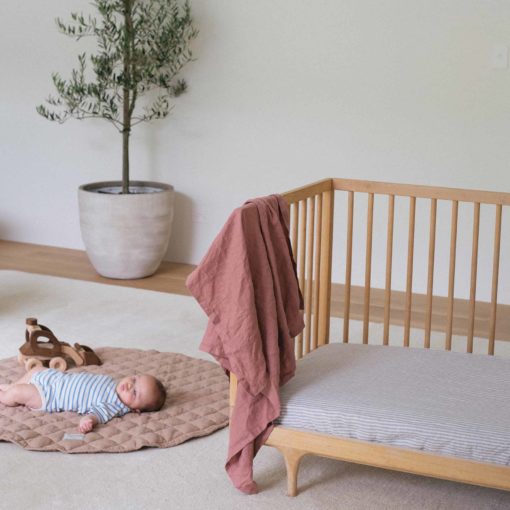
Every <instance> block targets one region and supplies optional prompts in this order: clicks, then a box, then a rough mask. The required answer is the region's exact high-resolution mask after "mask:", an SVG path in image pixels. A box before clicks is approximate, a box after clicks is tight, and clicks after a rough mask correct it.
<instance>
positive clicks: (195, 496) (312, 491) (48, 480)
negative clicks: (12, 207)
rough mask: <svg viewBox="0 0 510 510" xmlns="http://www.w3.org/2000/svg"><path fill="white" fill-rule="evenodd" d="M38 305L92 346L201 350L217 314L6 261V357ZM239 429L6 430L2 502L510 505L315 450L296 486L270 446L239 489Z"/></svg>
mask: <svg viewBox="0 0 510 510" xmlns="http://www.w3.org/2000/svg"><path fill="white" fill-rule="evenodd" d="M29 316H35V317H38V318H39V319H40V321H41V323H42V324H46V325H48V326H49V327H51V328H52V329H53V331H54V332H55V334H56V335H57V337H58V338H60V339H61V340H66V339H69V340H73V341H78V342H80V343H83V344H85V345H90V346H93V347H100V348H101V347H107V346H111V347H125V348H135V349H155V350H158V351H161V352H177V353H181V354H184V355H187V356H191V357H195V358H197V357H198V358H201V359H206V360H210V358H209V356H208V355H206V354H203V353H201V352H200V351H199V350H198V345H199V343H200V339H201V337H202V334H203V331H204V329H205V326H206V324H207V319H206V317H205V315H204V313H203V312H202V311H201V310H200V308H199V306H198V305H197V304H196V302H195V301H194V300H193V299H192V298H189V297H185V296H176V295H171V294H164V293H158V292H151V291H144V290H136V289H130V288H125V287H118V286H110V285H102V284H97V283H90V282H80V281H73V280H66V279H62V278H52V277H46V276H39V275H32V274H27V273H19V272H14V271H0V358H8V357H12V356H14V355H15V354H16V350H17V349H18V347H19V346H20V344H21V342H22V341H23V332H24V320H25V318H26V317H29ZM227 440H228V431H227V429H226V428H224V429H222V430H219V431H218V432H215V433H214V434H211V435H209V436H206V437H202V438H197V439H192V440H190V441H186V442H185V443H183V444H181V445H179V446H178V447H176V448H165V449H162V448H145V449H142V450H139V451H135V452H131V453H123V454H121V455H118V454H111V453H94V454H80V455H63V454H62V453H60V452H44V453H42V452H33V451H27V450H24V449H23V448H20V447H19V446H17V445H15V444H12V443H8V442H3V443H2V442H0V508H5V509H13V510H18V509H26V508H30V509H52V510H59V509H65V510H72V509H83V508H87V510H94V509H96V510H110V509H111V510H117V509H120V508H122V509H133V510H135V509H136V510H141V509H151V510H158V509H161V510H163V509H175V510H188V509H189V510H192V509H193V510H196V509H200V510H202V509H204V510H216V509H217V510H238V509H239V508H242V509H243V510H254V509H263V510H266V509H273V508H278V510H291V509H292V510H305V509H306V510H310V509H311V510H313V509H340V508H342V509H348V510H361V509H363V510H372V509H374V510H378V509H388V510H400V509H402V510H404V509H405V510H428V509H431V510H432V509H444V510H471V509H473V510H482V509H491V510H492V509H497V510H499V509H501V510H503V509H509V508H510V493H507V492H503V491H497V490H492V489H485V488H481V487H474V486H469V485H463V484H457V483H453V482H447V481H443V480H434V479H432V478H425V477H420V476H414V475H408V474H402V473H394V472H391V471H386V470H383V469H375V468H368V467H365V466H357V465H355V464H349V463H344V462H337V461H333V460H329V459H320V458H317V457H305V458H304V460H303V461H302V465H301V468H300V471H299V489H300V494H299V495H298V496H297V497H296V498H289V497H287V496H286V495H285V493H286V479H285V468H284V464H283V460H282V458H281V456H280V454H279V453H278V452H277V451H276V450H274V449H273V448H268V447H264V448H262V449H261V451H260V452H259V454H258V455H257V457H256V458H255V464H254V475H255V480H256V481H257V483H258V485H259V488H260V490H261V492H260V493H259V494H257V495H255V496H245V495H243V494H240V493H238V492H237V491H236V490H235V489H234V488H233V487H232V485H231V483H230V481H229V480H228V478H227V476H226V474H225V471H224V468H223V466H224V462H225V457H226V452H227Z"/></svg>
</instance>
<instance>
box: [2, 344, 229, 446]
mask: <svg viewBox="0 0 510 510" xmlns="http://www.w3.org/2000/svg"><path fill="white" fill-rule="evenodd" d="M95 351H96V353H97V354H98V355H99V357H100V358H101V360H102V361H103V365H101V366H88V367H82V368H79V369H71V370H70V371H81V370H86V371H88V372H99V373H102V374H108V375H111V376H112V377H114V378H115V379H120V378H122V377H125V376H127V375H130V374H133V373H137V374H142V373H146V374H152V375H154V376H156V377H157V378H158V379H160V380H161V382H162V383H163V384H164V385H165V387H166V389H167V395H168V396H167V401H166V403H165V405H164V407H163V408H162V409H161V410H160V411H158V412H155V413H140V414H137V413H129V414H126V415H124V416H123V417H121V418H114V419H113V420H111V421H110V422H108V423H106V424H104V425H98V426H97V427H95V428H94V430H93V431H92V432H89V433H88V434H86V435H85V436H84V438H83V439H82V438H81V437H80V436H82V435H81V434H79V431H78V422H79V420H80V416H79V415H78V414H76V413H69V412H65V413H53V414H48V413H41V412H36V411H30V410H28V409H27V408H25V407H6V406H4V405H2V404H0V440H1V441H10V442H12V443H16V444H18V445H20V446H22V447H23V448H26V449H28V450H38V451H61V452H66V453H95V452H111V453H120V452H130V451H134V450H139V449H140V448H144V447H159V448H167V447H170V446H175V445H178V444H180V443H182V442H184V441H187V440H188V439H191V438H193V437H200V436H205V435H208V434H210V433H212V432H214V431H215V430H218V429H220V428H223V427H225V426H226V425H227V424H228V416H229V402H228V392H229V389H228V378H227V376H226V375H225V372H224V371H223V370H222V369H221V368H220V367H219V365H217V364H216V363H213V362H211V361H205V360H201V359H196V358H190V357H189V356H185V355H183V354H177V353H169V352H158V351H154V350H147V351H144V350H138V349H119V348H111V347H105V348H98V349H95ZM23 373H24V369H23V367H21V366H20V365H19V364H18V362H17V360H16V358H9V359H5V360H0V384H1V383H10V382H13V381H16V380H17V379H19V378H20V377H21V376H22V375H23ZM77 436H78V437H77Z"/></svg>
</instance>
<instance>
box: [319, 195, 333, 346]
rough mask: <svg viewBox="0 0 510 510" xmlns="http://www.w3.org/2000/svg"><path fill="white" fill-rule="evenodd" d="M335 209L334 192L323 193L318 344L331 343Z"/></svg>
mask: <svg viewBox="0 0 510 510" xmlns="http://www.w3.org/2000/svg"><path fill="white" fill-rule="evenodd" d="M334 207H335V194H334V191H333V190H331V191H325V192H323V193H322V223H321V225H322V227H321V228H322V238H321V272H320V277H319V285H320V289H319V300H320V303H321V304H320V307H319V325H318V344H319V345H324V344H327V343H328V342H329V319H330V310H331V263H332V256H333V211H334Z"/></svg>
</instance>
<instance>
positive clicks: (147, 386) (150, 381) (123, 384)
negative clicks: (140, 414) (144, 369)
mask: <svg viewBox="0 0 510 510" xmlns="http://www.w3.org/2000/svg"><path fill="white" fill-rule="evenodd" d="M116 390H117V395H118V396H119V398H120V399H121V400H122V402H123V403H124V404H126V405H127V406H128V407H130V408H131V409H133V410H135V411H139V410H140V409H144V408H146V407H148V406H149V405H150V404H151V403H152V402H154V398H155V395H156V394H157V390H156V379H155V378H154V377H152V375H132V376H128V377H124V379H121V380H120V381H119V383H118V384H117V388H116Z"/></svg>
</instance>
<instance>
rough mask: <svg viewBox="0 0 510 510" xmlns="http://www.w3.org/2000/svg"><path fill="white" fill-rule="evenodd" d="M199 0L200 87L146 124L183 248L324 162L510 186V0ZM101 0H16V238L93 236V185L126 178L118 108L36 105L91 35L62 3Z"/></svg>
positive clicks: (12, 68) (0, 38)
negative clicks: (43, 111) (66, 109)
mask: <svg viewBox="0 0 510 510" xmlns="http://www.w3.org/2000/svg"><path fill="white" fill-rule="evenodd" d="M192 5H193V11H194V16H195V19H196V24H197V25H198V27H199V29H200V36H199V38H198V39H197V41H196V42H195V44H194V48H195V55H196V57H197V61H196V62H194V63H192V64H191V65H190V66H189V67H188V68H187V69H186V71H185V73H184V75H185V77H186V78H187V79H188V82H189V93H188V94H186V95H184V96H182V97H181V98H179V99H178V100H177V101H176V106H175V109H174V112H173V114H172V116H171V117H170V118H169V119H166V120H164V121H161V122H160V123H159V124H158V123H154V124H152V125H150V126H147V125H146V126H141V127H138V130H137V131H136V132H135V134H134V135H133V153H132V168H133V173H132V176H133V178H139V179H152V180H160V181H164V182H169V183H171V184H173V185H174V186H175V188H176V190H177V191H178V193H179V194H178V200H177V217H176V224H175V229H174V233H173V236H172V241H171V243H172V246H171V248H170V249H169V252H168V255H167V258H168V259H169V260H175V261H184V262H192V263H196V262H198V261H199V259H200V258H201V256H202V255H203V254H204V252H205V250H206V248H207V247H208V245H209V243H210V242H211V240H212V239H213V237H214V236H215V234H216V233H217V231H218V230H219V228H220V227H221V226H222V224H223V222H224V221H225V219H226V217H227V216H228V214H229V213H230V211H231V210H232V209H233V208H234V207H236V206H237V205H240V204H241V203H242V202H243V201H244V200H245V199H247V198H250V197H253V196H257V195H262V194H267V193H272V192H279V191H285V190H287V189H289V188H293V187H296V186H298V185H302V184H305V183H307V182H310V181H313V180H316V179H319V178H323V177H328V176H337V177H356V178H368V179H379V180H388V181H400V182H409V183H424V184H436V185H445V186H455V187H471V188H484V189H489V190H506V191H510V171H509V163H510V143H509V140H510V136H509V135H510V70H509V69H508V68H506V69H494V68H492V67H491V52H492V50H493V48H494V47H495V46H496V45H498V44H504V45H506V46H507V47H508V46H510V2H508V1H507V0H448V1H444V0H441V1H439V0H415V1H412V2H410V1H408V0H386V1H384V2H382V1H380V0H356V1H355V0H315V1H313V2H312V1H311V0H308V1H304V0H279V1H277V2H275V1H274V0H271V1H269V0H257V1H253V0H252V1H248V0H236V1H226V0H214V1H210V0H209V1H206V0H194V1H193V3H192ZM88 6H89V2H86V1H84V0H68V1H67V2H65V3H63V2H61V1H57V0H47V1H45V2H2V3H1V4H0V20H1V25H2V30H1V31H0V48H1V50H0V51H1V59H2V60H1V62H2V66H1V79H0V105H1V107H0V115H1V123H0V168H1V176H2V178H1V181H0V238H2V239H8V240H17V241H25V242H33V243H41V244H49V245H55V246H64V247H71V248H79V249H82V248H83V245H82V242H81V238H80V232H79V222H78V216H77V204H76V188H77V187H78V185H80V184H82V183H85V182H91V181H96V180H107V179H117V178H120V156H121V153H120V135H118V134H117V133H116V132H115V131H114V130H113V128H112V127H110V125H108V124H107V123H102V122H100V121H86V122H81V123H80V122H77V121H74V120H71V121H69V122H68V123H67V124H65V125H64V126H61V125H58V124H53V123H50V122H48V121H46V120H45V119H43V118H42V117H39V116H38V115H37V114H36V112H35V105H37V104H39V103H40V102H41V101H42V100H43V99H44V98H45V97H46V96H47V94H48V93H50V92H52V84H51V80H50V74H51V72H52V71H59V72H61V74H62V75H64V76H65V75H66V74H67V73H68V71H69V70H70V69H71V68H72V66H73V65H74V63H75V55H76V54H77V52H78V50H79V49H80V47H82V46H81V43H75V42H73V41H71V40H70V39H68V38H66V37H65V36H63V35H60V34H58V32H57V30H56V28H55V25H54V18H55V17H56V16H61V17H64V18H66V17H67V16H68V13H70V12H71V11H73V10H82V9H85V10H86V9H88ZM509 220H510V218H509ZM506 228H508V223H507V225H506Z"/></svg>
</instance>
